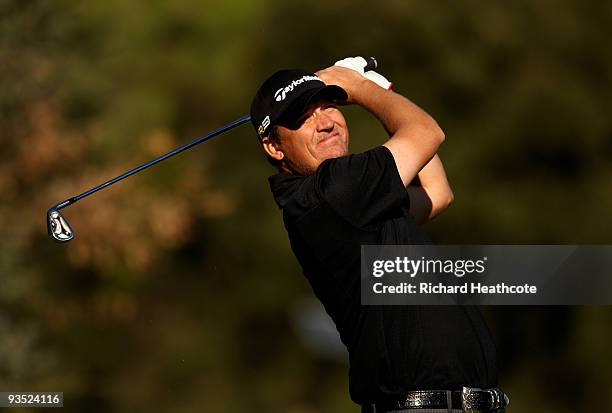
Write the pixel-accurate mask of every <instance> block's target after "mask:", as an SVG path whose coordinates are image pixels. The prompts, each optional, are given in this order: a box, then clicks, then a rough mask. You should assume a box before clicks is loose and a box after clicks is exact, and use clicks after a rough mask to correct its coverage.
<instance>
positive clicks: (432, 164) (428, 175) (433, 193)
mask: <svg viewBox="0 0 612 413" xmlns="http://www.w3.org/2000/svg"><path fill="white" fill-rule="evenodd" d="M415 181H417V182H414V181H413V182H412V183H411V185H409V186H408V187H407V188H406V189H407V190H408V195H409V197H410V213H411V214H412V215H413V216H414V218H415V219H416V220H417V222H419V223H423V222H426V221H428V220H430V219H432V218H434V217H436V216H437V215H439V214H441V213H442V212H444V211H445V210H446V209H447V208H448V207H449V206H450V204H451V203H452V202H453V199H454V196H453V192H452V190H451V187H450V185H449V183H448V179H447V177H446V173H445V171H444V166H443V165H442V161H441V160H440V157H439V156H438V155H435V156H434V157H433V158H432V159H431V161H429V163H427V165H425V167H423V169H421V171H419V173H418V175H417V179H416V180H415Z"/></svg>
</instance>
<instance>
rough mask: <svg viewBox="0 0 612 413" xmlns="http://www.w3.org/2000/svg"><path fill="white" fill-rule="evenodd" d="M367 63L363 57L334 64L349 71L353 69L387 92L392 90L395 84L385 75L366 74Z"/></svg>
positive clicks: (370, 72)
mask: <svg viewBox="0 0 612 413" xmlns="http://www.w3.org/2000/svg"><path fill="white" fill-rule="evenodd" d="M367 63H368V62H367V61H366V59H364V58H363V57H361V56H357V57H347V58H346V59H342V60H338V61H337V62H336V63H334V66H341V67H346V68H347V69H352V70H354V71H356V72H358V73H359V74H361V75H362V76H364V77H366V78H368V79H370V80H371V81H372V82H374V83H376V84H377V85H378V86H380V87H382V88H383V89H385V90H390V89H391V88H392V87H393V83H391V82H389V81H388V80H387V79H386V78H385V77H384V76H383V75H381V74H379V73H377V72H375V71H373V70H368V71H367V72H364V70H365V68H366V66H367Z"/></svg>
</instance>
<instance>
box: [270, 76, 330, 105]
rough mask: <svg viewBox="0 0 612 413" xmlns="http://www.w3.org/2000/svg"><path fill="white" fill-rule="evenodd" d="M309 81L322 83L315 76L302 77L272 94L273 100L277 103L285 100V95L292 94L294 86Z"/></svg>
mask: <svg viewBox="0 0 612 413" xmlns="http://www.w3.org/2000/svg"><path fill="white" fill-rule="evenodd" d="M311 80H318V81H321V82H322V80H321V79H319V78H318V77H317V76H309V75H306V76H302V77H301V78H299V79H296V80H294V81H292V82H291V83H289V84H288V85H287V86H285V87H281V88H280V89H278V90H277V91H276V92H275V93H274V99H275V100H276V101H277V102H281V101H283V100H285V98H286V97H287V93H290V92H293V89H295V87H296V86H299V85H301V84H302V83H304V82H309V81H311Z"/></svg>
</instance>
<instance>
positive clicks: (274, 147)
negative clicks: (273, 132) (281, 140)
mask: <svg viewBox="0 0 612 413" xmlns="http://www.w3.org/2000/svg"><path fill="white" fill-rule="evenodd" d="M261 145H262V146H263V148H264V151H266V153H267V154H268V155H270V157H271V158H274V159H276V160H277V161H280V160H281V159H283V158H284V157H285V154H284V153H283V152H282V151H281V150H280V148H279V145H278V144H276V143H274V142H272V141H271V140H270V138H268V137H264V138H263V139H262V140H261Z"/></svg>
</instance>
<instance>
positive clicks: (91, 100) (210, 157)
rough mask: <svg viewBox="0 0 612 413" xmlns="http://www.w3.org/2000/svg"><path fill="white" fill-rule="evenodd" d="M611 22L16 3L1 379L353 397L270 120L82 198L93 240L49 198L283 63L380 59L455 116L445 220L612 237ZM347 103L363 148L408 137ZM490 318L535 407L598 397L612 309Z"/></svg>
mask: <svg viewBox="0 0 612 413" xmlns="http://www.w3.org/2000/svg"><path fill="white" fill-rule="evenodd" d="M611 18H612V8H611V7H610V6H609V5H608V4H607V3H605V2H599V3H597V2H580V1H577V0H575V1H574V0H563V1H557V2H552V1H539V2H526V1H515V2H487V3H483V2H473V1H466V2H450V3H449V2H437V1H436V2H414V1H392V0H385V1H382V2H374V3H367V4H366V3H364V4H355V3H354V2H347V1H338V2H319V3H316V2H315V3H313V2H305V1H297V2H283V1H271V0H259V1H244V0H241V1H233V2H204V3H203V2H198V1H193V0H181V1H172V2H162V1H151V2H139V1H134V2H121V1H93V2H76V1H72V0H58V1H53V2H49V1H42V0H38V1H37V0H30V1H10V0H3V1H0V79H1V80H0V82H1V88H0V90H2V93H1V94H0V122H1V123H0V143H1V145H2V150H1V151H0V200H1V202H0V214H1V215H0V216H2V217H4V220H5V221H4V222H3V236H2V238H1V240H0V390H2V389H4V390H27V391H37V390H40V391H43V390H60V391H63V392H64V395H65V405H66V409H68V410H69V411H92V412H95V411H119V412H122V411H125V412H132V411H151V410H154V411H176V412H191V411H206V412H233V411H236V412H237V411H272V412H287V411H288V412H295V413H298V412H315V411H322V412H323V411H325V412H328V411H335V412H341V411H355V407H354V406H353V405H352V404H351V402H350V401H349V400H348V394H347V377H346V371H345V369H346V366H344V365H343V364H342V363H337V362H333V361H332V362H330V361H328V360H327V361H326V360H321V359H319V358H317V356H316V355H312V354H310V353H309V352H308V350H307V348H306V347H305V346H304V345H303V344H302V343H301V342H299V340H298V338H297V336H296V335H295V333H294V330H293V321H292V318H291V313H292V311H293V306H294V303H295V302H296V301H297V299H299V298H301V297H303V296H310V294H311V292H310V289H309V287H308V285H307V283H306V281H305V280H303V279H302V277H301V270H300V268H299V267H298V265H297V263H296V262H295V259H294V258H293V256H292V253H291V250H290V248H289V245H288V240H287V238H286V234H285V231H284V228H283V227H282V222H281V216H280V212H279V211H278V209H277V208H276V206H275V204H274V202H273V200H272V198H271V195H270V193H269V190H268V186H267V182H266V178H267V176H268V175H270V174H271V173H273V170H272V169H271V168H270V167H269V165H268V164H267V163H266V162H265V158H264V156H263V153H262V152H261V150H260V149H259V147H258V144H257V141H256V138H255V134H254V132H253V131H252V129H251V128H250V126H244V127H241V128H239V129H236V130H234V131H232V132H230V133H228V134H226V135H224V136H222V137H219V138H217V139H216V140H214V141H211V142H209V143H206V144H205V145H203V146H201V147H199V148H197V149H194V150H192V151H190V152H189V153H185V154H183V155H181V157H180V158H176V159H173V160H170V161H168V162H166V163H164V164H162V165H160V166H158V167H156V168H154V170H151V171H150V172H147V173H146V174H142V175H139V176H137V177H134V178H131V179H130V180H128V181H126V182H124V183H121V184H118V185H116V186H115V187H113V189H110V190H108V191H105V192H103V193H100V194H97V195H96V197H95V198H91V199H88V200H87V201H84V202H83V203H82V204H77V205H75V206H73V207H71V208H70V209H69V210H67V212H66V215H67V217H69V220H70V222H71V224H72V225H73V226H74V228H75V231H76V234H77V236H76V239H75V240H74V241H73V242H71V243H70V244H67V245H58V244H53V243H51V241H49V240H48V238H47V236H46V233H45V223H44V212H45V211H46V209H47V208H48V207H49V206H51V205H52V204H53V203H54V202H58V201H60V200H63V199H65V198H67V197H68V196H71V195H75V194H78V193H80V192H82V191H83V190H84V189H87V188H89V187H91V186H93V185H96V184H98V183H100V182H103V181H104V180H106V179H108V178H110V177H113V176H115V175H117V174H118V173H120V172H122V171H124V170H127V169H129V168H130V167H132V166H135V165H136V164H139V163H140V162H142V161H144V160H147V159H149V158H151V157H153V156H155V155H157V154H160V153H162V152H164V151H166V150H169V149H171V148H172V147H174V146H176V145H178V144H180V143H184V142H187V141H189V140H191V139H193V138H195V137H197V136H200V135H202V134H203V133H205V132H206V131H209V130H211V129H213V128H216V127H218V126H220V125H223V124H225V123H227V122H228V121H230V120H233V119H236V118H238V117H239V116H242V115H243V114H245V113H247V112H248V108H249V104H250V100H251V97H252V95H253V94H254V92H255V90H256V89H257V86H258V85H259V83H260V82H261V81H262V80H263V79H264V78H265V77H266V76H267V75H268V74H270V73H271V72H273V71H274V70H276V69H278V68H281V67H303V68H306V69H311V70H316V69H319V68H322V67H324V66H326V65H329V64H331V63H332V62H333V61H335V60H337V59H339V58H342V57H345V56H351V55H357V54H364V55H374V56H376V57H377V58H378V60H379V61H380V62H381V71H382V72H383V73H384V74H385V75H388V77H389V78H390V79H392V80H393V81H394V83H395V85H396V87H395V89H396V91H398V92H400V93H402V94H404V95H406V96H407V97H409V98H410V99H412V100H413V101H415V102H416V103H418V104H419V105H421V106H422V107H424V108H425V109H426V110H427V111H428V112H429V113H431V114H432V115H433V116H434V117H435V118H436V119H437V120H438V121H439V123H440V124H441V126H442V127H443V129H444V130H445V132H446V136H447V139H446V142H445V144H444V146H443V149H442V151H441V157H442V159H443V161H444V163H445V165H446V168H447V172H448V175H449V178H450V181H451V184H452V186H453V189H454V192H455V196H456V201H455V204H454V205H453V206H452V208H451V209H450V210H449V211H448V212H446V213H445V214H444V215H443V216H441V217H440V218H439V219H437V220H435V221H434V222H432V223H431V224H428V225H427V230H428V232H429V233H430V234H431V236H432V238H433V239H435V240H436V241H437V242H439V243H464V244H467V243H482V244H494V243H500V244H519V243H550V244H557V243H559V244H578V243H609V242H610V239H609V231H608V228H609V227H610V224H611V222H610V213H609V211H610V210H611V209H612V190H611V186H610V185H609V182H610V181H611V178H612V169H611V168H610V166H611V165H610V164H611V162H612V156H611V154H612V146H611V143H610V142H612V141H611V139H610V137H611V135H612V125H611V122H612V120H611V118H610V116H609V113H608V112H609V108H610V107H611V105H610V103H611V102H610V98H611V97H612V93H611V91H612V75H611V73H612V71H611V70H610V66H611V63H612V51H611V49H610V47H609V46H608V40H609V39H610V37H611V35H612V33H611V30H612V26H611V25H610V24H609V22H610V21H611ZM346 113H347V117H348V120H349V124H350V126H351V139H352V142H353V148H354V150H356V151H360V150H364V149H367V148H370V147H372V146H374V145H378V144H380V143H382V142H383V141H384V139H385V136H384V131H383V130H382V129H381V128H380V127H379V126H378V125H377V123H376V122H375V121H374V120H372V119H371V118H370V117H369V115H367V114H366V113H365V112H364V111H362V110H360V109H358V108H347V109H346ZM488 315H489V316H490V319H491V322H492V328H493V330H494V332H495V334H496V337H498V338H499V339H500V350H501V351H500V353H501V356H502V362H503V364H502V366H503V369H502V376H501V385H502V386H503V387H504V388H505V389H507V391H508V392H510V393H511V394H512V395H513V400H512V402H513V404H514V406H515V407H516V408H514V409H511V411H521V410H524V411H540V412H547V411H550V412H553V411H554V412H569V411H575V410H580V411H587V410H595V409H598V408H599V407H598V406H600V405H598V403H599V401H600V400H601V396H600V394H599V393H597V389H602V388H609V387H610V383H612V378H611V377H610V374H609V373H606V372H609V371H612V369H611V367H612V359H611V357H610V352H609V351H608V350H607V348H606V346H605V345H604V343H607V342H608V341H609V340H610V338H611V337H612V331H611V330H610V327H609V326H610V325H611V323H610V311H609V309H607V308H580V307H577V308H565V309H541V308H540V309H538V308H512V309H509V308H491V309H488ZM543 383H544V384H543ZM577 387H579V388H580V389H581V390H580V391H579V392H578V391H576V390H575V389H576V388H577ZM544 395H546V396H547V397H544ZM562 395H563V397H561V396H562ZM514 406H513V407H514ZM585 406H590V408H585ZM20 411H21V410H20Z"/></svg>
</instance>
